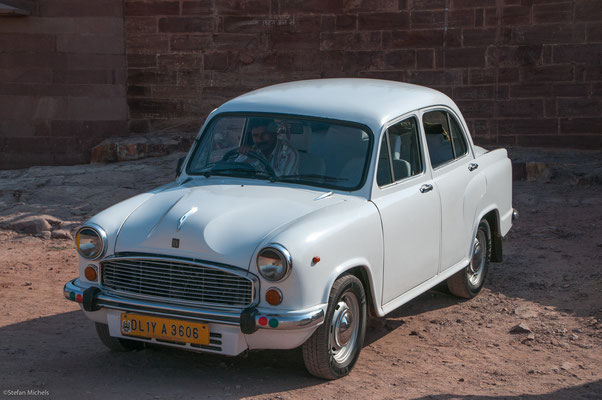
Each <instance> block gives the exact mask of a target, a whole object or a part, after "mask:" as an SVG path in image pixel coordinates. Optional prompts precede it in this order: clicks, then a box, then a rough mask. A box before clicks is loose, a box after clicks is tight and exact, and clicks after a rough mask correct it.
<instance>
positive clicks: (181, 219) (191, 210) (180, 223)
mask: <svg viewBox="0 0 602 400" xmlns="http://www.w3.org/2000/svg"><path fill="white" fill-rule="evenodd" d="M198 210H199V209H198V207H192V208H191V209H190V211H188V212H187V213H186V214H184V215H182V216H181V217H180V220H179V221H178V231H179V230H180V229H181V228H182V225H184V222H186V220H187V219H188V217H190V216H191V215H192V214H194V213H195V212H197V211H198Z"/></svg>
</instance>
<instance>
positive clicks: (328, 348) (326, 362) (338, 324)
mask: <svg viewBox="0 0 602 400" xmlns="http://www.w3.org/2000/svg"><path fill="white" fill-rule="evenodd" d="M365 335H366V293H365V291H364V286H363V285H362V282H360V280H359V279H357V278H356V277H355V276H353V275H344V276H342V277H340V278H339V279H337V280H336V281H335V283H334V284H333V285H332V290H331V291H330V297H329V299H328V309H327V311H326V318H325V320H324V323H323V324H322V325H320V327H318V329H316V331H315V332H314V333H313V335H312V336H311V337H310V338H309V339H308V340H307V342H305V344H303V361H304V362H305V367H306V368H307V371H308V372H309V373H310V374H312V375H314V376H316V377H318V378H323V379H337V378H341V377H343V376H345V375H347V374H348V373H349V371H351V369H352V368H353V366H354V365H355V362H356V361H357V359H358V357H359V355H360V351H361V350H362V345H363V344H364V336H365Z"/></svg>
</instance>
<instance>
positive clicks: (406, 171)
mask: <svg viewBox="0 0 602 400" xmlns="http://www.w3.org/2000/svg"><path fill="white" fill-rule="evenodd" d="M387 133H388V135H389V144H390V145H391V163H392V164H393V179H394V180H395V181H396V182H397V181H400V180H402V179H405V178H407V177H409V176H414V175H417V174H420V173H421V172H422V157H421V155H420V142H419V139H418V138H419V136H418V122H417V121H416V118H414V117H411V118H408V119H405V120H403V121H401V122H398V123H396V124H395V125H392V126H390V127H389V129H387Z"/></svg>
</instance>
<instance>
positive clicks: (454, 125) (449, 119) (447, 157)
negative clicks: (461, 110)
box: [422, 110, 468, 168]
mask: <svg viewBox="0 0 602 400" xmlns="http://www.w3.org/2000/svg"><path fill="white" fill-rule="evenodd" d="M422 122H423V125H424V133H425V134H426V144H427V147H428V151H429V156H430V158H431V165H432V166H433V168H437V167H438V166H440V165H442V164H445V163H447V162H448V161H451V160H453V159H455V158H460V157H462V156H463V155H464V154H466V153H467V152H468V146H467V144H466V139H465V137H464V133H463V131H462V129H461V128H460V124H459V123H458V121H457V120H456V119H455V118H454V116H453V115H451V114H450V113H448V112H446V111H441V110H437V111H431V112H427V113H425V114H424V115H423V117H422Z"/></svg>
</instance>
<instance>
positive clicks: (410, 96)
mask: <svg viewBox="0 0 602 400" xmlns="http://www.w3.org/2000/svg"><path fill="white" fill-rule="evenodd" d="M433 105H447V106H449V107H451V108H453V109H454V110H456V111H457V107H456V106H455V104H454V102H453V101H452V100H451V99H450V98H449V97H447V96H446V95H445V94H443V93H441V92H439V91H437V90H434V89H430V88H427V87H424V86H418V85H412V84H409V83H401V82H394V81H385V80H378V79H359V78H338V79H314V80H305V81H297V82H289V83H282V84H278V85H273V86H268V87H265V88H262V89H258V90H254V91H252V92H249V93H246V94H243V95H241V96H238V97H236V98H234V99H232V100H230V101H228V102H226V103H225V104H223V105H222V106H221V107H219V108H218V109H217V110H215V113H222V112H267V113H278V114H292V115H306V116H313V117H320V118H330V119H338V120H344V121H353V122H358V123H362V124H366V125H368V126H369V127H370V128H371V129H380V127H381V126H383V125H384V124H385V123H387V122H388V121H390V120H391V119H394V118H395V117H398V116H400V115H403V114H405V113H407V112H410V111H413V110H416V109H419V108H424V107H428V106H433Z"/></svg>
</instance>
